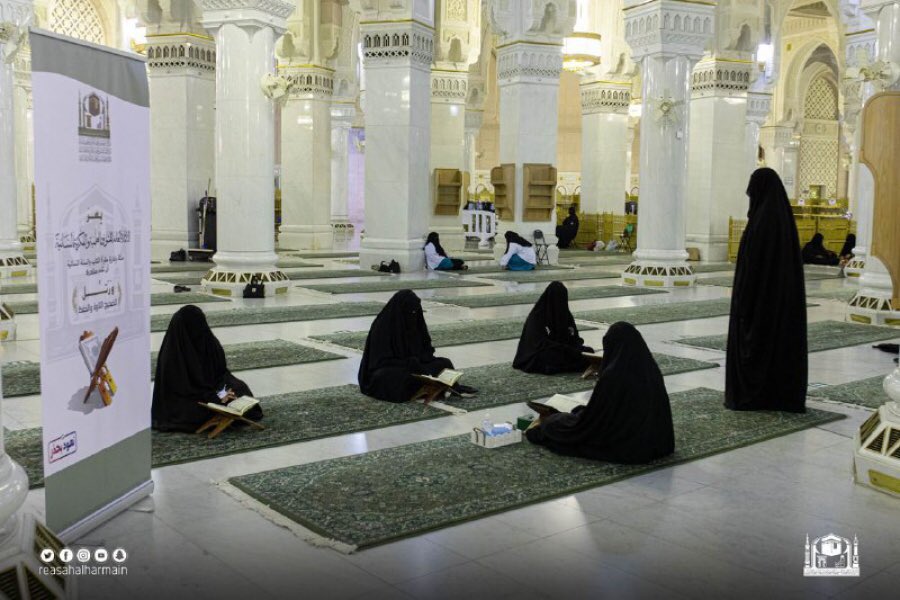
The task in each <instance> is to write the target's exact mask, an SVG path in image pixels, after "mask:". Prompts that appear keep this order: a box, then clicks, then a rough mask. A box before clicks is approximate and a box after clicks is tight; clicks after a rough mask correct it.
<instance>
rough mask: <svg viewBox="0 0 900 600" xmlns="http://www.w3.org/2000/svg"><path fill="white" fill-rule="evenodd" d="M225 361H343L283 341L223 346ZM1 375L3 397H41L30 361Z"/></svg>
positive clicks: (234, 364) (243, 367) (244, 365)
mask: <svg viewBox="0 0 900 600" xmlns="http://www.w3.org/2000/svg"><path fill="white" fill-rule="evenodd" d="M222 348H223V349H224V350H225V359H226V360H227V361H228V368H229V369H230V370H231V371H235V372H237V371H249V370H250V369H266V368H270V367H283V366H286V365H299V364H305V363H313V362H321V361H325V360H338V359H342V358H345V357H344V356H342V355H340V354H335V353H334V352H326V351H324V350H319V349H317V348H311V347H309V346H304V345H302V344H295V343H294V342H287V341H285V340H263V341H257V342H241V343H237V344H223V345H222ZM157 354H158V353H157V352H151V353H150V377H151V378H152V377H153V376H154V374H155V372H156V357H157ZM0 369H2V371H3V396H4V397H6V398H12V397H13V396H30V395H32V394H40V393H41V368H40V364H39V363H36V362H33V361H24V360H23V361H16V362H8V363H3V364H2V365H0Z"/></svg>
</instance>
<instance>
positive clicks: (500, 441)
mask: <svg viewBox="0 0 900 600" xmlns="http://www.w3.org/2000/svg"><path fill="white" fill-rule="evenodd" d="M470 439H471V440H472V443H473V444H475V445H476V446H481V447H483V448H500V447H501V446H509V445H510V444H518V443H519V442H521V441H522V432H521V431H520V430H518V429H516V428H513V430H512V431H510V432H508V433H503V434H500V435H485V433H484V430H483V429H481V428H480V427H476V428H474V429H473V430H472V433H471V435H470Z"/></svg>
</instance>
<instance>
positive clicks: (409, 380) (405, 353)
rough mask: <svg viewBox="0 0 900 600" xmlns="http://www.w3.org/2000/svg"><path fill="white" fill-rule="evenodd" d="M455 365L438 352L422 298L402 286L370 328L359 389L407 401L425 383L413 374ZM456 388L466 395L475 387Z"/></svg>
mask: <svg viewBox="0 0 900 600" xmlns="http://www.w3.org/2000/svg"><path fill="white" fill-rule="evenodd" d="M452 368H453V363H452V362H450V360H449V359H446V358H441V357H437V356H435V355H434V347H433V346H432V345H431V336H430V335H429V334H428V326H427V325H425V317H424V316H423V314H422V301H421V300H419V297H418V296H416V295H415V293H413V292H412V290H400V291H399V292H397V293H396V294H394V296H393V297H392V298H391V299H390V300H389V301H388V303H387V304H386V305H385V306H384V308H383V309H381V312H380V313H378V316H377V317H375V320H374V321H373V322H372V327H371V328H370V329H369V336H368V337H367V338H366V346H365V350H364V351H363V357H362V362H361V363H360V365H359V389H360V390H361V391H362V393H363V394H365V395H366V396H371V397H372V398H377V399H378V400H386V401H387V402H406V401H408V400H410V399H411V398H412V396H413V394H415V393H416V391H418V389H419V388H420V387H421V386H422V381H421V380H419V379H417V378H416V377H413V375H433V376H436V375H439V374H440V372H441V371H443V370H444V369H452ZM455 389H456V390H457V392H459V393H460V394H463V395H469V394H472V393H474V391H475V390H473V389H472V388H469V387H466V386H461V385H459V384H457V385H456V386H455Z"/></svg>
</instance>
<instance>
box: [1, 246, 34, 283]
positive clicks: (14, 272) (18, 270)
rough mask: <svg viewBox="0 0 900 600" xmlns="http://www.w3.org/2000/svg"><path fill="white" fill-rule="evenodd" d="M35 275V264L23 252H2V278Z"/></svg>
mask: <svg viewBox="0 0 900 600" xmlns="http://www.w3.org/2000/svg"><path fill="white" fill-rule="evenodd" d="M31 275H34V266H33V265H32V264H31V263H30V262H28V260H27V259H26V258H25V255H24V254H22V252H17V251H12V252H10V251H3V252H0V279H18V278H21V277H30V276H31Z"/></svg>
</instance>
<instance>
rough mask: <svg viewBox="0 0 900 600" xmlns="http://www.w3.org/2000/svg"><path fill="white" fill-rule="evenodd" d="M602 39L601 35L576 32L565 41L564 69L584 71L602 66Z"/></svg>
mask: <svg viewBox="0 0 900 600" xmlns="http://www.w3.org/2000/svg"><path fill="white" fill-rule="evenodd" d="M600 41H601V38H600V34H599V33H588V32H586V31H576V32H573V33H572V34H571V35H569V36H568V37H566V38H564V39H563V68H564V69H565V70H566V71H573V72H578V71H583V70H584V69H588V68H590V67H593V66H596V65H599V64H600V52H601V44H600Z"/></svg>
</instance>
